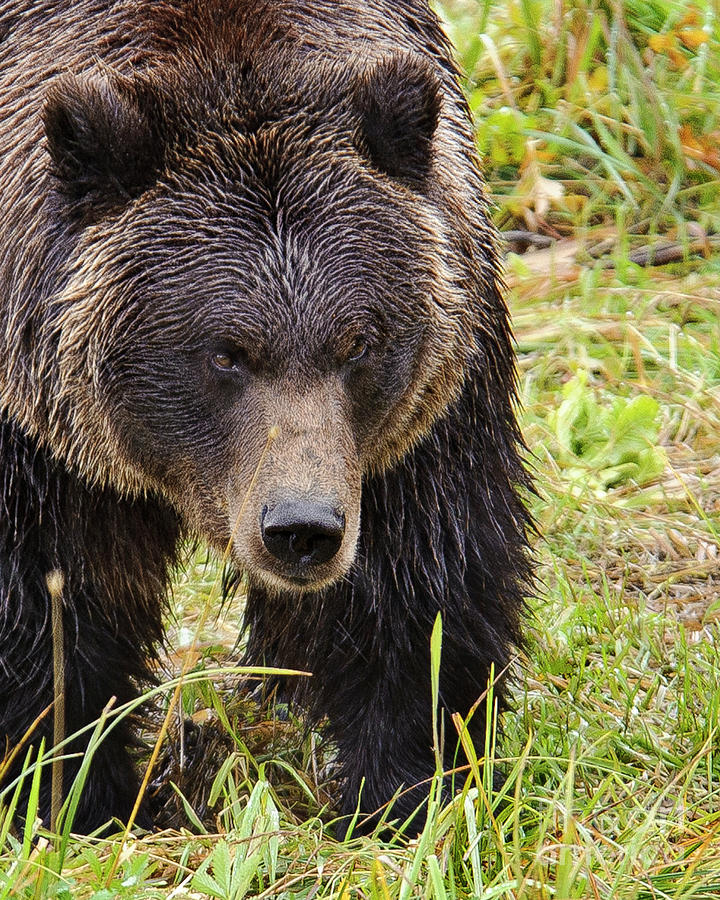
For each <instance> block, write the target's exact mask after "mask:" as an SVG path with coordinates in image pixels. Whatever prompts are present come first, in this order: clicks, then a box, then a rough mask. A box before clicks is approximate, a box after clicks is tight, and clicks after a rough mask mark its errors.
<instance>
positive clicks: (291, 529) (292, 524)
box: [260, 498, 345, 577]
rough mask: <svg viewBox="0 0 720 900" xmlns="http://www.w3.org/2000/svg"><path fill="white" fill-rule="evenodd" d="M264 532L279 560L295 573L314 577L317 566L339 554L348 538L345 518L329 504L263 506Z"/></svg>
mask: <svg viewBox="0 0 720 900" xmlns="http://www.w3.org/2000/svg"><path fill="white" fill-rule="evenodd" d="M260 533H261V535H262V540H263V544H264V545H265V547H266V549H267V550H268V552H269V553H271V554H272V556H274V557H275V559H277V560H279V562H281V563H283V564H285V565H288V566H290V567H292V569H293V570H294V571H299V572H300V573H302V571H303V570H306V571H308V574H310V571H309V570H311V569H312V568H313V567H314V566H318V565H321V564H322V563H326V562H329V561H330V560H331V559H333V557H335V556H336V555H337V553H338V551H339V549H340V547H341V545H342V541H343V537H344V536H345V516H344V514H343V513H342V512H341V511H340V510H339V509H338V508H337V507H336V506H334V505H333V504H332V503H330V502H327V501H323V500H311V499H306V498H303V499H288V500H281V501H279V502H278V503H276V504H274V505H273V506H271V507H268V506H264V507H263V510H262V513H261V516H260ZM301 577H302V575H301Z"/></svg>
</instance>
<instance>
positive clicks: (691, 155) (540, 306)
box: [0, 0, 720, 900]
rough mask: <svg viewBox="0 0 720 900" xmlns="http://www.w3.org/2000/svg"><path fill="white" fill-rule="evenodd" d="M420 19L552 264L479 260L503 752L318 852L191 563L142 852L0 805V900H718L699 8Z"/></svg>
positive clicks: (709, 67)
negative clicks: (524, 457) (496, 360)
mask: <svg viewBox="0 0 720 900" xmlns="http://www.w3.org/2000/svg"><path fill="white" fill-rule="evenodd" d="M443 13H444V14H445V16H446V18H447V20H448V22H449V27H450V31H451V33H452V36H453V38H454V40H455V42H456V43H457V45H458V47H459V50H460V53H461V57H462V60H463V64H464V65H465V68H466V70H467V72H468V73H469V93H470V97H471V103H472V105H473V107H474V109H475V110H476V113H477V114H478V116H479V118H480V138H479V139H480V141H481V144H482V146H483V147H484V148H485V149H486V151H487V152H488V162H487V174H488V180H489V184H490V190H491V193H492V194H493V196H494V197H495V199H496V201H497V204H498V206H497V220H498V224H499V225H500V226H501V227H503V228H514V229H517V228H524V229H533V230H534V231H535V232H539V233H542V234H544V235H549V236H550V237H551V238H553V240H555V243H554V244H553V246H552V247H550V248H549V249H545V250H541V251H538V252H534V253H529V254H527V255H523V256H514V255H510V256H509V258H508V276H507V277H508V284H509V302H510V305H511V308H512V312H513V317H514V323H515V332H516V338H517V343H518V366H519V375H520V392H521V399H522V404H523V409H522V424H523V430H524V434H525V437H526V440H527V443H528V446H529V447H531V448H532V450H533V456H532V460H531V465H532V467H533V469H534V472H535V475H536V479H537V483H538V488H539V496H538V497H537V498H535V499H534V500H533V501H532V503H533V511H534V513H535V515H536V517H537V520H538V522H539V525H540V529H541V532H542V538H541V539H540V540H539V541H538V545H537V556H538V565H539V580H540V583H541V585H542V590H541V593H540V596H539V597H538V598H537V599H536V600H534V601H533V603H532V608H531V611H530V616H529V644H528V647H527V649H526V652H525V655H524V657H523V659H522V660H521V661H520V664H519V666H518V681H517V686H516V690H515V697H516V705H515V709H514V711H513V712H511V713H509V714H508V715H506V716H505V719H504V730H505V735H504V738H503V740H502V741H501V742H496V739H495V734H494V732H492V731H491V732H490V733H488V735H487V739H486V744H485V746H484V747H476V748H474V752H475V754H476V756H477V757H478V758H479V759H480V760H484V761H485V762H486V765H485V766H484V767H481V766H480V765H478V766H473V767H472V770H471V771H470V772H469V773H468V774H467V776H466V781H465V782H464V785H463V790H462V791H461V792H460V793H459V794H458V795H457V796H456V797H455V799H454V800H453V801H452V802H451V803H450V804H448V805H446V806H445V807H442V806H440V805H439V804H437V803H436V802H434V801H433V800H431V805H430V815H429V818H428V825H427V827H426V829H425V831H424V832H423V834H422V835H421V837H420V838H419V839H418V840H416V841H412V842H410V843H407V842H406V841H403V840H400V839H398V840H395V841H392V842H383V841H380V840H379V839H373V838H352V837H351V838H350V839H349V840H347V841H346V842H344V843H338V842H336V841H335V840H334V839H333V838H332V837H331V835H330V832H329V829H328V825H329V823H331V821H332V809H331V801H332V797H333V784H332V781H331V775H332V771H331V768H330V766H329V765H328V759H327V758H326V757H325V755H324V754H325V751H324V750H323V748H322V746H321V745H319V744H318V743H317V742H316V740H315V736H313V735H306V734H304V733H303V731H302V727H301V725H300V723H297V722H295V721H294V720H293V719H292V718H283V717H280V716H278V715H277V714H276V713H275V712H273V711H272V709H270V708H265V707H262V706H259V705H258V703H257V702H256V701H254V700H253V699H252V698H250V699H248V698H247V697H245V698H238V697H236V696H233V693H232V685H233V684H234V683H235V681H236V679H237V674H235V673H233V671H232V670H228V668H227V660H228V654H229V652H230V650H231V648H232V646H233V643H234V640H235V636H236V634H237V628H238V622H239V610H238V607H237V606H236V605H227V606H225V607H223V608H222V609H216V607H215V604H214V601H213V599H212V598H213V597H214V595H215V594H214V590H213V585H214V583H215V580H216V576H217V572H216V569H215V568H214V566H213V565H212V564H210V565H208V564H206V562H205V561H204V559H203V558H202V557H201V556H198V557H197V558H195V559H194V560H193V562H192V564H191V565H190V566H189V567H188V569H187V570H186V571H185V572H184V573H183V574H182V575H181V576H179V580H178V584H177V586H176V594H177V603H176V611H177V619H176V621H175V622H173V623H171V624H170V634H171V640H172V643H173V646H174V648H175V649H174V651H173V652H172V653H170V654H169V655H168V657H167V660H166V667H167V672H168V678H170V677H171V676H172V675H176V674H177V673H178V672H179V671H180V670H181V669H182V668H183V665H184V664H185V662H186V659H187V653H188V648H190V647H191V646H192V645H193V637H194V635H195V633H196V630H197V627H198V625H200V626H202V627H201V630H200V640H199V643H198V644H197V645H196V647H195V650H196V651H198V652H199V659H198V660H197V664H195V657H193V666H192V667H191V674H190V676H189V678H188V683H186V684H185V685H184V687H183V689H182V693H181V695H180V697H179V708H180V709H181V710H182V712H183V716H189V717H191V721H190V723H187V724H185V725H183V726H182V733H181V726H180V725H179V724H178V722H179V721H180V720H181V719H182V718H183V716H178V715H173V716H172V717H171V731H172V733H173V735H174V742H173V746H174V747H175V749H172V747H171V748H166V749H164V750H163V752H162V754H161V757H160V759H159V761H158V764H157V769H156V774H157V778H156V781H155V783H154V784H153V785H152V786H151V791H154V792H156V805H157V806H158V807H159V808H160V809H161V812H162V815H163V816H164V817H165V819H166V820H167V824H168V828H166V829H165V830H163V831H161V832H159V833H156V834H152V835H146V836H139V837H138V836H130V837H129V838H128V839H127V840H126V841H125V842H122V841H121V840H120V839H119V838H117V839H115V840H100V839H94V838H92V837H90V838H87V839H76V838H74V837H71V836H70V834H69V832H68V831H67V829H66V833H65V835H64V836H61V837H60V838H56V837H54V836H52V835H50V834H48V833H46V832H43V831H42V830H39V831H38V830H34V829H35V826H34V825H33V824H32V823H31V825H30V826H28V827H27V828H26V829H23V828H18V827H12V822H13V816H14V810H13V805H12V797H6V806H5V809H4V812H0V900H4V898H10V897H12V898H22V900H25V898H28V900H29V898H46V897H47V898H60V900H66V898H73V900H74V898H80V900H84V898H88V900H110V898H128V900H146V898H156V897H157V898H177V900H184V898H205V897H217V898H228V900H229V898H233V900H240V898H243V897H259V898H287V900H294V898H298V900H299V898H305V900H313V898H336V900H354V898H372V900H406V898H421V897H422V898H433V900H445V898H461V900H466V898H467V900H469V898H482V900H495V898H498V900H572V898H583V900H584V898H588V900H691V898H692V900H706V898H707V900H710V898H713V900H716V898H717V897H719V896H720V755H719V754H720V740H719V738H718V733H719V729H720V684H719V681H720V660H719V659H718V654H719V650H718V648H719V647H720V642H719V641H718V637H719V634H718V622H719V621H720V601H719V600H718V593H719V592H718V586H719V584H720V555H719V554H720V551H719V549H718V546H719V544H720V541H719V532H720V440H719V438H718V435H720V327H719V326H718V321H719V318H718V312H719V311H720V286H719V285H720V279H719V275H720V262H718V257H717V256H716V255H713V251H714V245H713V243H712V238H713V237H714V231H715V230H717V224H718V221H717V219H718V210H720V202H718V201H719V199H720V198H719V197H718V186H719V171H720V170H719V169H718V165H717V156H716V155H713V154H716V153H717V146H718V140H717V133H718V131H719V130H720V123H719V119H720V93H719V92H718V84H720V54H718V28H719V27H720V26H719V25H718V11H717V8H716V6H714V5H712V4H710V3H696V4H680V3H675V2H669V0H632V2H627V3H625V4H622V3H612V2H604V0H573V2H559V0H558V2H550V0H522V2H515V0H509V2H505V3H503V4H495V3H491V2H470V0H457V2H447V3H445V4H443ZM699 32H702V33H699ZM553 184H556V185H560V186H561V191H558V190H557V188H556V187H552V185H553ZM698 236H699V239H700V242H701V246H704V247H705V252H702V250H701V252H695V251H692V248H691V242H692V240H696V239H697V238H698ZM660 237H662V238H663V239H669V240H671V241H677V242H679V243H680V245H681V247H682V248H683V252H681V254H680V256H679V258H677V259H676V261H675V262H674V263H673V264H672V265H669V266H655V267H653V266H650V267H648V266H639V265H636V264H635V263H633V261H632V254H633V252H634V250H635V249H636V247H637V245H638V244H639V243H643V242H648V241H650V242H652V241H655V240H658V239H660ZM598 246H600V247H601V252H599V253H596V254H595V256H593V254H590V253H589V252H588V250H589V249H590V250H591V249H593V248H597V247H598ZM595 257H597V258H595ZM208 603H210V613H211V615H210V616H209V617H208V618H207V620H206V614H207V608H208V607H207V605H208ZM218 664H221V665H218ZM223 665H224V666H225V667H224V668H223ZM203 668H204V670H205V671H204V674H203V672H202V669H203ZM172 690H173V685H172V684H169V685H167V686H166V689H165V696H167V697H168V698H169V696H170V695H171V693H172ZM112 714H113V713H112V712H111V713H109V715H112ZM163 714H164V710H163V709H161V710H160V711H159V712H158V716H159V717H162V716H163ZM453 725H454V726H455V728H454V727H453ZM159 726H160V722H159V721H158V722H157V723H155V724H154V725H153V723H150V724H149V726H148V728H149V734H150V735H151V736H153V735H154V734H156V733H157V731H158V729H159ZM445 730H446V733H447V734H450V733H454V732H455V731H459V732H460V733H461V736H462V723H445ZM179 745H180V746H182V753H183V756H184V760H183V761H184V763H185V765H186V767H187V768H188V769H189V774H186V775H185V776H184V778H183V777H182V773H181V769H180V766H179V762H178V759H177V754H178V751H177V749H176V748H177V747H178V746H179ZM42 753H43V751H42V749H41V750H40V754H41V755H42ZM35 758H36V757H35V756H33V757H32V759H30V760H29V763H28V775H27V777H28V778H32V777H33V772H32V761H33V760H34V759H35ZM495 767H498V768H500V769H501V770H502V771H503V773H504V774H505V776H506V780H505V782H504V784H503V787H502V788H501V789H499V790H497V789H495V788H494V787H493V783H492V771H493V769H494V768H495ZM171 782H175V783H176V784H177V790H176V789H175V788H173V787H172V785H171ZM179 812H181V813H182V814H183V817H184V821H186V822H187V821H190V822H192V823H194V827H193V828H190V829H189V828H187V827H178V825H179V822H180V819H178V818H177V814H178V813H179ZM174 817H175V818H174ZM30 819H31V820H32V816H30ZM170 826H175V827H170Z"/></svg>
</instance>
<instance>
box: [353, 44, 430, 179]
mask: <svg viewBox="0 0 720 900" xmlns="http://www.w3.org/2000/svg"><path fill="white" fill-rule="evenodd" d="M355 102H356V105H357V108H358V110H359V112H360V117H361V133H362V143H363V144H364V149H365V150H366V152H367V154H368V155H369V157H370V159H371V161H372V162H373V164H374V165H375V166H377V168H378V169H381V170H382V171H383V172H386V173H387V174H388V175H390V176H391V177H393V178H398V179H401V180H403V181H407V182H409V183H410V184H411V185H412V186H414V187H422V185H423V183H424V182H425V179H426V177H427V175H428V172H429V170H430V164H431V162H432V139H433V135H434V134H435V129H436V128H437V124H438V119H439V117H440V84H439V82H438V79H437V77H436V76H435V74H434V73H433V72H432V71H431V69H430V68H429V66H427V65H426V64H425V63H424V62H423V61H421V60H420V59H418V58H416V57H412V56H407V55H400V54H397V55H394V56H391V57H389V58H387V59H384V60H382V61H381V62H379V63H378V64H377V65H375V66H374V67H373V68H372V69H370V70H368V71H366V72H364V73H363V74H362V75H361V76H360V77H359V79H358V81H357V84H356V87H355Z"/></svg>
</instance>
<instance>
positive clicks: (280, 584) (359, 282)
mask: <svg viewBox="0 0 720 900" xmlns="http://www.w3.org/2000/svg"><path fill="white" fill-rule="evenodd" d="M261 62H262V64H260V62H258V61H256V60H253V59H252V57H247V58H243V59H236V60H234V61H232V62H231V63H229V62H228V61H227V60H225V61H223V64H222V66H219V65H216V64H215V63H213V62H212V61H210V62H208V61H207V60H201V59H198V58H195V57H192V56H190V55H188V54H185V56H183V55H182V54H180V53H178V54H177V55H176V58H175V60H174V62H173V63H172V65H171V64H170V63H169V62H168V59H167V58H166V59H164V61H163V63H162V65H158V66H155V67H153V66H148V67H146V68H145V69H143V70H142V71H138V72H136V73H134V74H132V75H130V76H128V75H121V74H119V73H118V72H116V71H113V70H109V69H98V70H97V71H95V72H94V73H93V74H89V75H83V76H77V77H76V76H73V75H66V76H62V77H61V78H59V79H58V80H57V81H56V83H55V84H54V86H53V87H52V89H51V90H50V92H49V95H48V99H47V104H46V108H45V117H44V120H45V129H46V136H47V143H48V151H49V156H50V160H51V166H52V173H53V178H54V186H55V187H54V190H55V193H56V196H57V208H58V210H59V213H58V214H59V215H61V216H62V217H63V218H64V221H65V222H66V227H67V229H68V232H69V233H72V234H73V235H74V240H75V245H74V250H73V252H72V255H71V257H70V259H69V262H68V265H67V275H66V279H65V281H64V283H63V286H62V289H61V290H60V291H59V292H58V293H57V295H56V297H55V298H54V300H53V303H52V308H51V312H50V315H49V321H50V323H51V328H50V333H51V342H52V346H53V349H54V359H55V360H56V362H55V375H54V379H53V388H52V389H53V390H54V391H55V392H56V396H55V397H54V398H53V403H52V410H53V413H52V416H53V418H52V421H51V423H50V428H49V431H50V434H51V440H50V443H51V445H52V448H53V450H54V451H55V452H56V453H57V454H58V455H59V456H61V457H62V458H64V459H65V460H66V461H68V462H69V463H70V464H71V465H72V466H74V467H75V468H76V469H77V470H78V471H79V472H80V473H81V474H82V476H83V477H84V478H86V479H87V480H88V481H90V482H92V483H96V484H103V485H111V486H112V487H114V488H115V489H116V490H118V491H120V492H122V493H123V494H125V495H129V496H132V495H138V494H147V493H152V494H156V495H158V496H160V497H162V498H164V499H165V500H167V501H169V502H170V503H171V504H172V506H173V507H174V508H175V509H176V510H177V511H178V513H179V514H180V516H181V518H182V519H183V521H184V522H185V523H186V525H187V527H188V529H189V530H190V531H192V532H194V533H197V534H201V535H202V536H203V537H205V538H206V539H208V540H209V541H210V542H211V543H212V544H213V545H214V546H215V547H216V548H218V549H219V550H220V551H223V550H225V549H226V548H228V547H229V548H230V552H231V553H232V557H233V559H234V561H235V562H236V563H237V565H238V566H239V567H241V568H242V569H243V570H244V571H246V572H247V573H248V575H249V577H250V579H253V580H257V581H259V582H260V583H262V584H263V585H264V586H266V587H268V588H270V589H271V590H277V591H291V592H296V593H297V592H303V591H307V590H317V589H319V588H322V587H323V586H325V585H328V584H330V583H331V582H333V581H335V580H337V579H339V578H341V577H343V576H344V575H345V574H346V573H347V572H348V570H349V569H350V567H351V566H352V564H353V560H354V557H355V553H356V544H357V539H358V534H359V529H360V498H361V491H362V485H363V480H364V479H366V478H367V477H369V476H370V475H372V474H374V473H380V472H382V471H384V470H385V469H386V468H387V467H388V466H391V465H392V464H393V463H394V462H395V461H396V460H397V459H398V458H400V457H402V456H403V455H404V454H406V453H408V452H410V450H411V448H412V446H413V445H414V443H415V442H416V441H417V440H418V439H419V438H421V437H422V436H423V435H424V434H426V433H427V431H428V430H429V428H430V427H431V425H432V423H433V421H435V419H436V418H437V417H438V416H439V415H441V414H442V413H443V411H444V410H445V409H446V408H447V406H448V404H449V403H450V402H451V401H452V400H453V399H454V398H455V397H456V396H457V395H458V393H459V391H460V388H461V385H462V382H463V377H464V372H465V371H466V370H467V363H468V360H467V356H468V353H469V352H470V351H469V349H468V348H470V347H471V346H472V345H473V339H472V326H473V323H472V322H471V321H470V315H469V312H468V303H467V300H466V298H465V297H464V295H463V286H462V279H461V278H460V276H459V275H458V274H457V271H456V269H455V268H454V263H453V253H454V250H453V247H451V242H450V240H449V238H448V235H447V231H448V224H447V219H446V216H445V215H444V213H443V211H442V198H440V199H438V196H437V194H438V188H437V184H438V181H439V179H438V176H437V173H436V172H435V167H436V166H437V157H436V154H435V151H434V144H435V141H436V139H437V129H438V122H439V120H440V118H441V116H442V91H441V87H440V82H439V80H438V78H437V77H436V75H435V74H434V72H433V71H432V69H431V68H430V66H429V64H428V63H427V62H425V61H423V60H420V59H418V58H416V57H414V56H412V55H410V54H397V53H394V54H390V55H386V56H385V57H382V58H379V59H376V60H373V61H370V62H364V63H362V64H360V63H357V62H356V61H355V62H353V61H352V60H349V61H348V63H347V65H342V66H341V65H339V64H338V63H337V62H328V61H327V60H321V61H318V60H317V59H312V60H310V61H309V62H307V63H305V62H297V61H294V62H292V61H291V62H289V61H288V59H287V57H286V55H284V54H283V52H282V51H281V50H278V52H277V53H276V55H275V57H274V58H273V56H272V53H268V52H264V53H263V59H262V61H261ZM256 63H257V64H256Z"/></svg>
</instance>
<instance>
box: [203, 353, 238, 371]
mask: <svg viewBox="0 0 720 900" xmlns="http://www.w3.org/2000/svg"><path fill="white" fill-rule="evenodd" d="M244 359H245V354H244V353H243V351H242V350H235V351H230V350H215V351H214V352H213V353H211V354H210V362H211V363H212V364H213V366H214V368H216V369H217V370H218V371H219V372H234V371H235V370H237V369H238V368H239V367H240V365H241V364H242V362H243V361H244Z"/></svg>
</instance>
